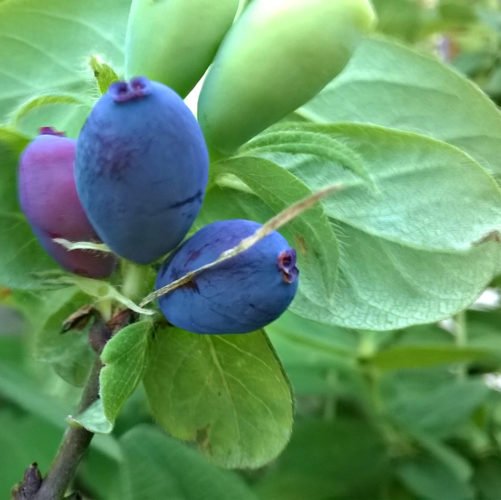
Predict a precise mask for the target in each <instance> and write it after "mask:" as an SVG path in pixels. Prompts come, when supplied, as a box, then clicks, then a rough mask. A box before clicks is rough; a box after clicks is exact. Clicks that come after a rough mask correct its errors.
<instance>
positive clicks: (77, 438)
mask: <svg viewBox="0 0 501 500" xmlns="http://www.w3.org/2000/svg"><path fill="white" fill-rule="evenodd" d="M101 368H102V364H101V360H100V358H99V357H97V358H96V361H95V363H94V366H93V368H92V370H91V373H90V376H89V379H88V381H87V384H86V386H85V388H84V391H83V394H82V399H81V400H80V404H79V406H78V410H77V414H79V413H81V412H82V411H84V410H85V409H87V408H88V407H89V406H90V405H91V404H92V403H93V402H94V401H96V399H97V398H98V397H99V374H100V372H101ZM93 436H94V434H93V433H92V432H89V431H88V430H87V429H84V428H83V427H69V428H68V429H67V430H66V433H65V434H64V437H63V441H62V443H61V446H60V447H59V450H58V452H57V454H56V457H55V458H54V461H53V462H52V464H51V466H50V469H49V472H48V473H47V476H46V477H45V478H44V480H43V481H42V485H41V487H40V489H39V490H38V491H37V493H36V494H35V495H34V496H33V497H32V499H33V500H59V499H61V498H63V496H64V494H65V492H66V490H67V489H68V486H69V485H70V483H71V481H72V479H73V477H74V475H75V472H76V470H77V467H78V464H79V463H80V460H81V459H82V457H83V455H84V453H85V450H86V449H87V447H88V446H89V444H90V442H91V440H92V437H93Z"/></svg>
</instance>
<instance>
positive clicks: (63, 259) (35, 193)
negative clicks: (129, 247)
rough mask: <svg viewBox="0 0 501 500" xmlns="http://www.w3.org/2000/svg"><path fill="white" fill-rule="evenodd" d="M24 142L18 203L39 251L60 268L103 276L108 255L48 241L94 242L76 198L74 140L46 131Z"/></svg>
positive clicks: (110, 265) (110, 261)
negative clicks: (38, 246)
mask: <svg viewBox="0 0 501 500" xmlns="http://www.w3.org/2000/svg"><path fill="white" fill-rule="evenodd" d="M40 132H41V135H39V136H38V137H36V138H35V139H34V140H33V141H31V142H30V144H28V146H27V147H26V149H25V150H24V151H23V153H22V155H21V159H20V161H19V183H18V187H19V201H20V204H21V208H22V210H23V212H24V213H25V215H26V217H27V219H28V222H29V224H30V226H31V228H32V229H33V232H34V233H35V236H36V237H37V238H38V240H39V242H40V244H41V245H42V247H43V248H44V249H45V251H46V252H47V253H48V254H49V255H50V256H51V257H52V258H53V259H54V260H55V261H56V262H57V263H58V264H59V265H60V266H61V267H63V268H64V269H67V270H68V271H71V272H72V273H76V274H80V275H82V276H88V277H91V278H104V277H107V276H109V275H110V274H111V273H112V272H113V270H114V269H115V266H116V258H115V256H113V255H112V254H106V253H103V252H93V251H89V250H73V251H71V252H70V251H68V250H66V249H65V248H64V247H63V246H61V245H60V244H58V243H55V242H54V241H52V240H53V238H64V239H66V240H69V241H93V242H98V241H100V240H99V238H98V236H97V234H96V232H95V231H94V229H93V228H92V226H91V224H90V222H89V220H88V219H87V216H86V215H85V212H84V211H83V208H82V205H81V204H80V200H79V199H78V195H77V191H76V187H75V180H74V176H73V165H74V160H75V144H76V143H75V140H73V139H70V138H68V137H64V134H62V133H61V132H56V131H55V130H53V129H51V128H50V127H43V128H42V129H40Z"/></svg>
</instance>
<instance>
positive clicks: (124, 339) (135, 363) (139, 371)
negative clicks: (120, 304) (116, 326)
mask: <svg viewBox="0 0 501 500" xmlns="http://www.w3.org/2000/svg"><path fill="white" fill-rule="evenodd" d="M151 327H152V322H151V321H149V320H144V321H139V322H137V323H134V324H132V325H129V326H127V327H125V328H122V329H121V330H120V331H119V332H118V333H117V334H116V335H115V336H113V337H112V338H111V340H110V341H109V342H108V343H107V344H106V346H105V348H104V349H103V352H102V353H101V361H102V362H103V363H104V367H103V368H102V369H101V374H100V378H99V382H100V385H99V392H100V395H101V401H102V403H103V408H104V414H105V415H106V418H107V419H108V420H109V421H110V422H114V421H115V419H116V417H117V416H118V413H119V412H120V410H121V408H122V406H123V405H124V403H125V402H126V401H127V399H128V398H129V396H130V395H131V394H132V393H133V392H134V389H135V388H136V387H137V385H138V384H139V382H140V381H141V379H142V376H143V373H144V368H145V366H146V362H147V357H146V356H147V353H148V339H149V332H150V330H151Z"/></svg>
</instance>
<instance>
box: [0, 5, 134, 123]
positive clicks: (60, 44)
mask: <svg viewBox="0 0 501 500" xmlns="http://www.w3.org/2000/svg"><path fill="white" fill-rule="evenodd" d="M129 6H130V0H88V1H85V2H68V1H66V0H51V1H50V2H39V1H37V0H17V1H11V2H2V3H0V44H1V46H2V51H1V55H0V76H1V80H2V86H1V90H0V117H2V116H6V114H7V113H8V112H11V111H12V110H13V109H14V108H15V107H17V106H19V105H20V104H21V103H23V102H26V101H28V100H30V99H31V98H33V97H37V96H39V95H40V94H52V93H54V91H57V93H64V94H65V95H74V96H81V95H84V94H85V93H86V92H88V89H89V88H90V87H89V79H91V78H92V73H91V72H90V68H88V59H89V58H90V57H91V56H92V55H95V54H98V55H100V56H101V57H102V58H103V59H105V60H106V61H107V62H109V63H110V64H111V65H112V66H113V67H114V68H118V69H120V68H122V66H123V43H124V38H125V28H126V24H127V16H128V12H129ZM68 106H69V107H70V108H71V106H72V105H71V104H69V105H68ZM0 120H1V118H0ZM46 125H47V124H46ZM48 125H50V124H48Z"/></svg>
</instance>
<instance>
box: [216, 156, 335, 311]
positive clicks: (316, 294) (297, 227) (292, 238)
mask: <svg viewBox="0 0 501 500" xmlns="http://www.w3.org/2000/svg"><path fill="white" fill-rule="evenodd" d="M211 169H212V176H213V178H214V179H215V182H218V178H222V179H223V182H224V178H225V176H228V175H231V176H233V177H236V178H237V179H239V180H240V181H242V182H243V183H245V185H247V186H248V187H249V188H250V189H251V190H252V191H253V192H254V193H255V194H256V195H257V196H258V197H259V198H260V199H261V200H262V201H263V202H264V203H265V204H266V205H267V206H268V207H270V208H271V210H272V211H273V212H274V213H275V214H276V213H278V212H280V211H281V210H283V209H284V208H286V207H288V206H289V205H292V204H293V203H295V202H296V201H299V200H301V199H302V198H305V197H307V196H309V195H311V191H310V190H309V189H308V188H307V187H306V186H305V185H304V184H303V183H302V182H301V181H299V180H298V179H297V178H296V177H294V176H293V175H291V174H290V173H289V172H287V171H286V170H284V169H283V168H281V167H279V166H278V165H276V164H274V163H272V162H269V161H266V160H261V159H257V158H248V157H247V158H245V157H240V158H235V159H232V160H227V161H222V162H218V163H215V164H213V165H212V166H211ZM226 218H227V217H226ZM259 222H264V221H259ZM280 232H281V233H282V234H283V235H284V236H285V238H286V239H287V241H288V242H289V244H290V245H292V246H294V247H295V248H296V250H297V259H298V268H299V269H300V271H301V277H300V280H299V291H298V296H297V299H296V300H295V301H294V302H293V303H292V304H291V306H290V308H291V310H292V311H295V310H296V308H299V309H300V310H301V302H304V301H302V300H301V297H302V296H306V297H308V299H310V300H313V301H315V302H320V303H321V304H323V305H324V306H325V307H333V306H334V304H333V301H332V295H333V291H334V285H335V281H336V274H337V263H338V243H337V239H336V236H335V235H334V232H333V231H332V228H331V225H330V223H329V220H328V218H327V217H326V215H325V213H324V212H323V209H322V207H321V206H320V205H317V206H315V207H312V208H311V209H310V210H308V211H306V212H304V213H303V214H301V215H300V216H299V217H297V218H296V219H294V220H293V221H291V222H290V223H289V224H287V225H286V226H284V227H282V228H280Z"/></svg>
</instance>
